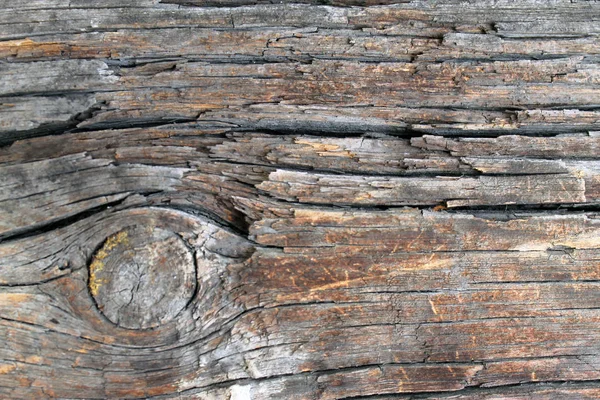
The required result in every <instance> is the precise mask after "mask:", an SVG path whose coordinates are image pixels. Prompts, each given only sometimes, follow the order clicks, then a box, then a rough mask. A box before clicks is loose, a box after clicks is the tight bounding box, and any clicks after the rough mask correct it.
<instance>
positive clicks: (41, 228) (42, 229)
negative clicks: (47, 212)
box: [0, 196, 129, 243]
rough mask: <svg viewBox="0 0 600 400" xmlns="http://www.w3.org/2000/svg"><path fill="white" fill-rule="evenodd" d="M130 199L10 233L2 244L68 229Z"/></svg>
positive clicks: (4, 236) (1, 240) (0, 239)
mask: <svg viewBox="0 0 600 400" xmlns="http://www.w3.org/2000/svg"><path fill="white" fill-rule="evenodd" d="M103 197H104V196H103ZM128 197H129V196H126V197H124V198H121V199H118V200H114V201H111V202H108V203H106V204H103V205H101V206H98V207H93V208H90V209H87V210H85V211H82V212H80V213H77V214H75V215H72V216H69V217H65V218H61V219H60V220H58V221H53V222H49V223H42V224H40V225H37V226H36V225H33V226H28V227H27V228H23V229H19V230H14V231H12V232H16V233H11V232H9V233H7V234H3V235H0V243H3V242H7V241H9V240H11V241H13V240H23V239H27V238H30V237H33V236H38V235H41V234H43V233H47V232H52V231H54V230H56V229H61V228H64V227H67V226H69V225H71V224H74V223H76V222H79V221H82V220H84V219H86V218H89V217H91V216H93V215H94V214H98V213H100V212H103V211H107V210H110V209H111V208H113V207H117V206H119V205H121V204H123V203H124V202H125V201H126V200H127V198H128Z"/></svg>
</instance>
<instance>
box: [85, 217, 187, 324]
mask: <svg viewBox="0 0 600 400" xmlns="http://www.w3.org/2000/svg"><path fill="white" fill-rule="evenodd" d="M89 274H90V275H89V281H88V283H89V290H90V293H91V295H92V297H93V298H94V299H95V301H96V304H97V306H98V308H99V309H100V311H101V312H102V313H103V314H104V315H105V316H106V318H108V320H110V321H111V322H113V323H114V324H116V325H118V326H120V327H123V328H128V329H148V328H154V327H157V326H159V325H161V324H163V323H165V322H168V321H170V320H172V319H173V318H175V317H176V316H177V315H178V314H179V313H180V312H181V311H182V310H183V309H184V308H185V307H186V305H187V304H188V302H189V301H190V300H191V299H192V297H193V296H194V293H195V291H196V281H197V279H196V265H195V258H194V255H193V253H192V251H191V250H190V248H189V247H188V244H187V243H186V242H185V241H184V240H183V239H182V238H181V237H180V236H179V235H177V234H176V233H174V232H172V231H170V230H166V229H162V228H158V227H154V226H150V227H143V226H136V227H128V228H125V229H123V230H121V231H119V232H117V233H115V234H113V235H111V236H110V237H108V239H106V241H105V242H104V243H103V245H102V246H101V247H100V249H99V250H98V251H97V252H96V253H95V254H94V256H93V259H92V262H91V264H90V266H89Z"/></svg>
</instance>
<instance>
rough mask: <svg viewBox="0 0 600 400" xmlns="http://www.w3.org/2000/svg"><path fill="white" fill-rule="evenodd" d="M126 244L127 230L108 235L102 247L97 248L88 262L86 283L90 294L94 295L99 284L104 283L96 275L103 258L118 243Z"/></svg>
mask: <svg viewBox="0 0 600 400" xmlns="http://www.w3.org/2000/svg"><path fill="white" fill-rule="evenodd" d="M128 244H129V238H128V237H127V232H126V231H121V232H118V233H116V234H114V235H111V236H109V237H108V239H106V242H104V245H103V246H102V248H101V249H100V250H98V252H97V253H96V255H94V259H93V261H92V263H91V264H90V280H89V283H88V285H89V287H90V293H91V294H92V296H96V295H97V294H98V290H99V289H100V286H102V285H103V284H104V283H106V282H104V281H103V280H102V279H100V278H99V277H98V273H99V272H100V271H102V269H103V268H104V259H105V258H106V257H108V255H109V254H110V252H111V250H113V249H114V248H115V247H117V246H118V245H124V246H127V245H128Z"/></svg>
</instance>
